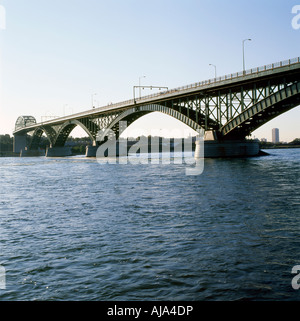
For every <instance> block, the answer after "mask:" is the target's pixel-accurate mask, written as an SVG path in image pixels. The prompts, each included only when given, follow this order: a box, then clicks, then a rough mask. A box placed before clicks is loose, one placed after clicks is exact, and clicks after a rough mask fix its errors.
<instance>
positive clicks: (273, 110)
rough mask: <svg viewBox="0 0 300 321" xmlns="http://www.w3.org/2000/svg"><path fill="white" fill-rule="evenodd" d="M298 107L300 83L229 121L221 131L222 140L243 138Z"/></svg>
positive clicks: (279, 91) (263, 100) (285, 88)
mask: <svg viewBox="0 0 300 321" xmlns="http://www.w3.org/2000/svg"><path fill="white" fill-rule="evenodd" d="M298 105H300V81H298V82H295V83H293V84H291V85H289V86H287V87H284V88H283V89H281V90H278V91H277V92H275V93H273V94H272V95H270V96H268V97H266V98H265V99H262V100H260V101H259V102H257V103H256V104H253V105H252V106H250V107H249V108H247V109H245V110H244V111H242V112H241V113H240V114H239V115H238V116H236V117H235V118H233V119H231V120H230V121H229V122H228V123H226V124H225V125H224V126H223V127H222V128H221V129H220V133H221V135H222V137H224V138H226V139H227V138H228V139H230V138H232V137H234V138H245V137H246V136H248V135H250V134H251V133H252V132H253V131H254V130H256V129H257V128H259V127H260V126H262V125H264V124H265V123H267V122H268V121H270V120H271V119H273V118H275V117H277V116H279V115H281V114H283V113H285V112H287V111H289V110H290V109H292V108H294V107H297V106H298Z"/></svg>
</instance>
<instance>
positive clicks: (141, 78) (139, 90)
mask: <svg viewBox="0 0 300 321" xmlns="http://www.w3.org/2000/svg"><path fill="white" fill-rule="evenodd" d="M142 78H146V76H141V77H139V89H140V90H139V91H140V98H141V79H142Z"/></svg>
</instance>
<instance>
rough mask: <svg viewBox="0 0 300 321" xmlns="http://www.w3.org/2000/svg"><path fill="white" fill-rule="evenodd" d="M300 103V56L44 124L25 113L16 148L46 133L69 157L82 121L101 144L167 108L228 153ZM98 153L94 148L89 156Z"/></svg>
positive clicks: (34, 146)
mask: <svg viewBox="0 0 300 321" xmlns="http://www.w3.org/2000/svg"><path fill="white" fill-rule="evenodd" d="M299 104H300V58H299V57H298V58H293V59H289V60H285V61H280V62H277V63H272V64H269V65H265V66H261V67H257V68H252V69H249V70H245V71H242V72H236V73H232V74H228V75H225V76H222V77H218V78H213V79H209V80H205V81H202V82H198V83H194V84H191V85H187V86H183V87H179V88H175V89H166V90H164V91H163V92H159V93H156V94H152V95H148V96H143V97H139V98H135V97H133V99H131V100H127V101H123V102H120V103H116V104H111V105H107V106H103V107H99V108H93V109H90V110H87V111H84V112H81V113H76V114H73V115H69V116H65V117H59V118H55V119H52V120H48V121H44V122H40V123H37V122H36V119H35V118H34V117H32V116H20V117H19V118H18V119H17V121H16V125H15V130H14V132H13V134H14V152H16V153H18V152H21V151H25V150H26V151H27V152H30V151H32V152H33V151H36V150H38V146H39V142H40V139H41V137H42V135H43V134H45V135H46V137H47V139H48V141H49V151H51V150H52V151H53V153H52V154H51V153H50V154H49V155H58V156H63V155H65V154H64V152H63V150H64V145H65V142H66V140H67V138H68V136H69V134H70V133H71V131H72V130H73V129H74V128H75V127H76V126H80V127H81V128H83V129H84V130H85V132H86V133H87V135H88V136H89V137H90V138H91V141H92V146H94V149H96V148H97V146H98V145H99V144H100V142H99V139H97V134H98V132H99V131H100V130H103V129H110V130H112V131H113V132H114V133H115V137H116V138H118V137H119V136H120V135H121V133H122V131H123V129H122V128H121V127H120V126H119V124H120V122H121V121H126V122H127V124H128V126H129V125H130V124H132V123H133V122H134V121H135V120H137V119H138V118H140V117H142V116H144V115H146V114H148V113H151V112H161V113H164V114H167V115H170V116H172V117H174V118H176V119H178V120H179V121H181V122H182V123H184V124H186V125H187V126H189V127H190V128H192V129H194V130H196V131H199V130H204V131H205V142H206V143H207V146H208V145H209V142H210V143H211V142H214V143H215V144H218V146H217V148H219V150H220V148H221V149H222V150H223V154H222V153H221V154H222V155H223V156H224V155H225V154H226V152H224V148H225V147H224V146H229V145H228V144H230V145H231V146H233V144H234V143H238V142H239V144H241V143H246V140H245V139H246V138H247V137H248V136H249V135H250V134H251V133H252V132H253V131H254V130H256V129H257V128H259V127H260V126H262V125H263V124H265V123H266V122H268V121H270V120H271V119H273V118H274V117H277V116H279V115H281V114H282V113H285V112H287V111H288V110H290V109H292V108H294V107H296V106H298V105H299ZM222 144H223V145H222ZM224 144H225V145H224ZM226 144H227V145H226ZM211 146H212V145H211ZM214 146H215V145H214ZM245 146H246V145H245ZM245 146H244V147H245ZM244 147H243V148H244ZM239 148H241V146H240V145H239ZM245 148H246V149H247V148H248V147H247V146H246V147H245ZM251 148H252V147H251ZM251 148H250V149H251ZM225 149H226V148H225ZM252 149H253V148H252ZM59 150H60V151H61V152H54V151H59ZM254 150H255V151H256V152H257V147H255V148H254ZM255 151H252V152H251V151H250V152H249V153H250V154H251V153H255ZM224 153H225V154H224ZM49 155H48V156H49ZM93 155H95V151H94V152H93V151H92V147H90V151H89V152H87V156H93ZM226 155H227V154H226Z"/></svg>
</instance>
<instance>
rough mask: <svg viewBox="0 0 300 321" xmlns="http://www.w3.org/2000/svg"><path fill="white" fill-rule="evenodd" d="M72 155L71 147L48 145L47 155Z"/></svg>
mask: <svg viewBox="0 0 300 321" xmlns="http://www.w3.org/2000/svg"><path fill="white" fill-rule="evenodd" d="M66 156H72V149H71V147H67V146H64V147H48V148H47V150H46V157H66Z"/></svg>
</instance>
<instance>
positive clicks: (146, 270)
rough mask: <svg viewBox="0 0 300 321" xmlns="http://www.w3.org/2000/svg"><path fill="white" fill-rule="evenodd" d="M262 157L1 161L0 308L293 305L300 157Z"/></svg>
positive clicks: (289, 153)
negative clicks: (197, 168) (194, 164)
mask: <svg viewBox="0 0 300 321" xmlns="http://www.w3.org/2000/svg"><path fill="white" fill-rule="evenodd" d="M269 152H270V154H271V155H270V156H266V157H252V158H238V159H206V160H205V166H204V172H203V173H202V174H201V175H194V176H187V175H186V174H185V166H186V165H185V164H174V163H171V164H160V165H156V164H131V163H128V164H99V163H98V162H97V161H96V160H95V159H85V158H80V157H71V158H43V157H41V158H0V172H1V176H0V220H1V221H0V222H1V224H0V265H1V266H2V269H4V272H3V273H4V275H5V288H2V289H0V300H98V301H102V300H106V301H107V300H109V301H110V300H125V301H127V300H143V301H146V300H183V301H184V300H197V301H205V300H206V301H207V300H299V298H300V289H299V290H295V289H294V288H293V287H292V285H291V281H292V279H293V277H295V276H296V275H295V274H292V268H293V267H294V266H295V265H299V264H300V251H299V250H300V196H299V195H300V185H299V171H300V162H299V160H300V149H288V150H271V151H269ZM299 272H300V271H299Z"/></svg>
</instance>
